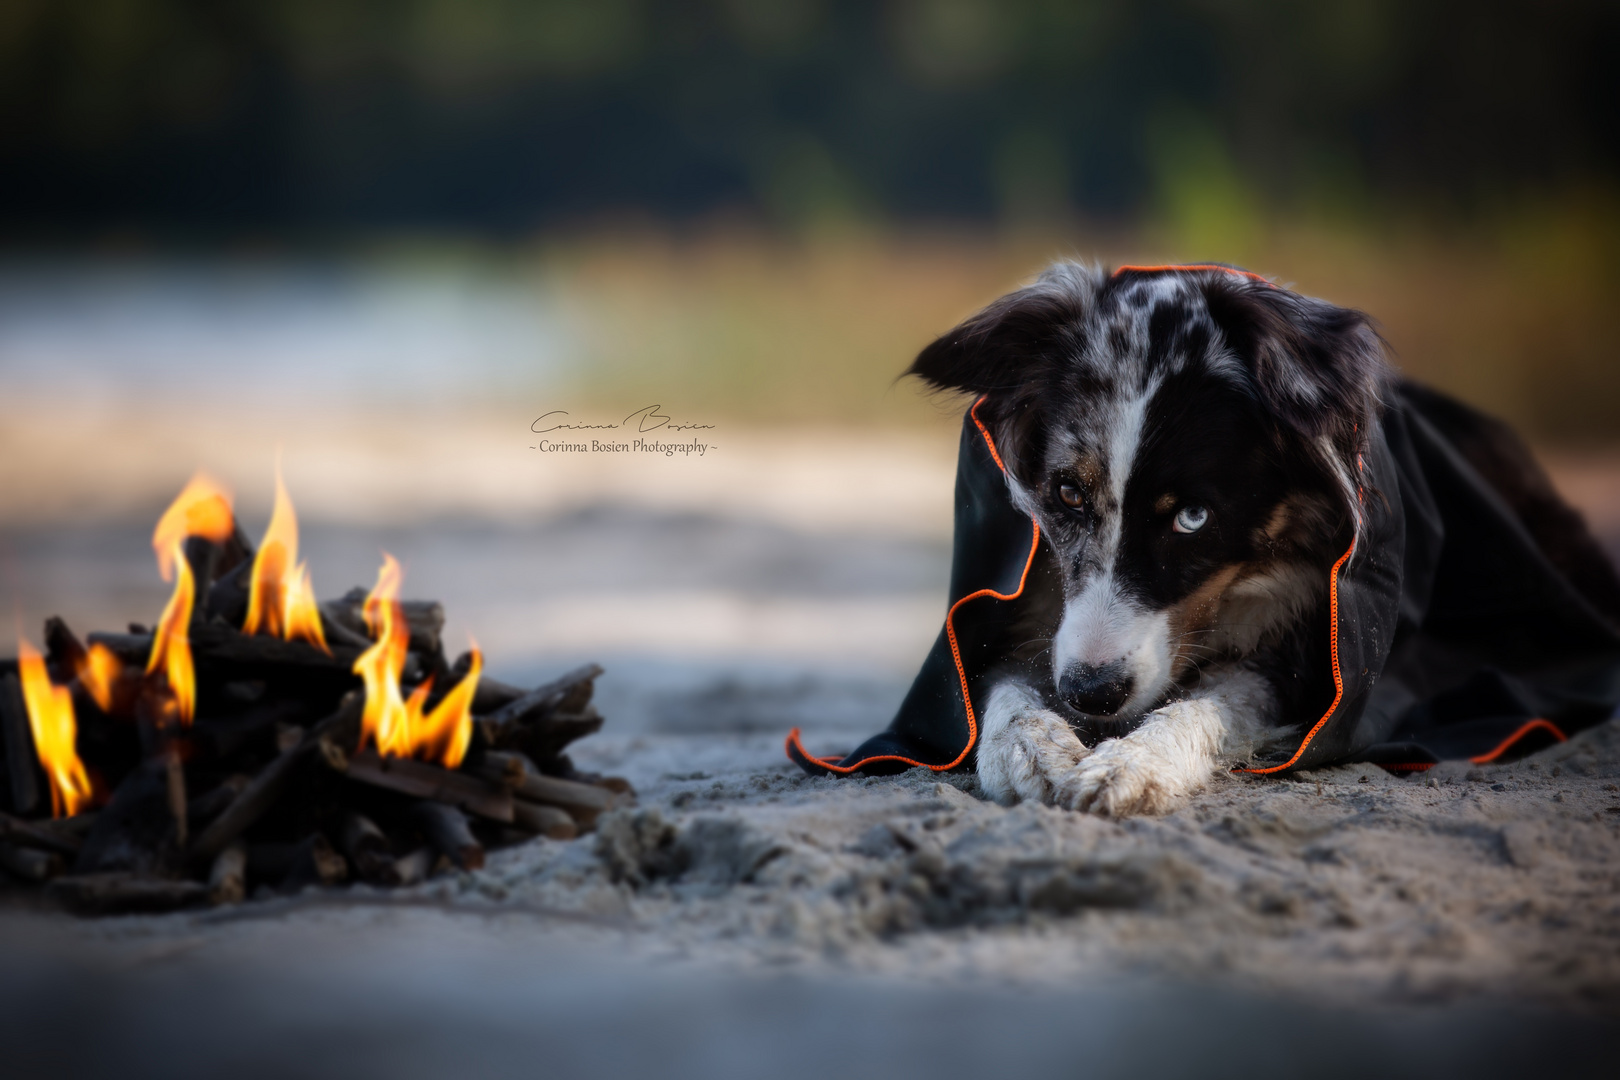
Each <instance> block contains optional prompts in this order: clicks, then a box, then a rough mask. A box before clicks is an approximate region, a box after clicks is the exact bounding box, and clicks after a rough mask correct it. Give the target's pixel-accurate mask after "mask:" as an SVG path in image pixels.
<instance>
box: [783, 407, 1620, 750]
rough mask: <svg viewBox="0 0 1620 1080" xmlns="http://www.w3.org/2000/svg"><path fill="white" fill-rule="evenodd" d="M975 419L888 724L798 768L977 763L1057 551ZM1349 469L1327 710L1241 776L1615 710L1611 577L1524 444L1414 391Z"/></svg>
mask: <svg viewBox="0 0 1620 1080" xmlns="http://www.w3.org/2000/svg"><path fill="white" fill-rule="evenodd" d="M976 409H977V405H975V406H974V408H973V409H970V410H969V411H968V414H967V415H966V416H965V417H964V418H963V425H962V438H961V448H960V451H959V456H958V461H957V475H956V531H955V547H954V551H953V557H952V564H951V584H950V602H951V606H950V609H949V613H948V614H947V616H946V619H945V625H944V627H943V628H942V629H941V631H940V635H939V638H938V639H937V640H936V641H935V643H934V647H933V648H932V649H931V650H930V652H929V653H928V656H927V658H926V659H925V660H924V661H923V665H922V670H921V671H919V672H918V673H917V677H916V679H915V680H914V681H913V683H912V686H911V690H910V692H908V693H907V694H906V697H905V699H904V701H903V702H902V703H901V705H900V709H899V711H898V713H897V714H896V715H895V717H894V720H893V721H892V722H891V723H890V724H889V727H888V729H887V730H885V731H883V732H881V733H879V734H877V735H874V736H873V737H871V738H870V739H868V740H866V742H864V743H862V744H861V745H860V746H859V747H858V748H857V749H856V750H855V751H854V752H853V753H850V754H848V755H845V756H842V757H837V756H835V757H817V756H815V755H812V754H811V753H810V752H809V751H807V750H806V749H805V747H804V746H803V744H802V741H801V739H800V736H799V732H798V731H797V730H794V731H793V732H792V733H791V734H789V736H788V739H787V751H788V755H789V756H790V757H791V758H792V759H793V760H794V761H796V762H798V763H799V765H800V766H802V767H803V768H804V769H805V770H806V771H808V772H811V773H814V774H833V773H836V774H846V775H847V774H850V773H855V772H861V773H872V774H881V773H894V772H901V771H903V770H906V769H909V768H914V767H917V766H923V767H926V768H929V769H934V770H936V771H945V770H951V769H969V768H972V767H973V761H974V758H973V754H974V748H975V745H976V743H977V740H978V707H979V703H980V702H981V700H982V698H983V697H984V696H985V695H986V694H988V692H989V689H990V687H989V686H988V685H987V679H986V675H987V673H988V672H989V671H990V670H991V669H992V668H993V667H995V666H996V665H997V664H998V662H1000V661H1001V660H1003V659H1004V658H1005V657H1006V656H1007V655H1008V652H1009V650H1010V648H1011V646H1012V644H1013V643H1012V641H1011V635H1010V633H1009V628H1010V627H1011V626H1013V625H1014V624H1015V622H1017V621H1018V618H1019V605H1021V604H1027V603H1029V602H1030V598H1031V592H1030V591H1029V590H1033V589H1036V588H1042V587H1045V588H1053V587H1056V586H1055V585H1053V584H1051V583H1054V582H1056V581H1057V577H1056V575H1052V574H1041V573H1036V572H1033V571H1035V569H1036V567H1037V564H1038V563H1039V562H1040V560H1042V559H1049V558H1050V557H1051V556H1050V551H1049V549H1048V547H1047V546H1046V545H1045V544H1044V543H1043V542H1042V541H1041V537H1040V530H1039V528H1038V527H1037V526H1036V525H1035V523H1034V522H1033V521H1032V520H1031V519H1030V518H1028V517H1026V516H1025V515H1023V514H1021V513H1020V512H1019V511H1017V510H1016V509H1014V508H1013V506H1012V503H1011V502H1010V500H1009V498H1008V493H1007V485H1006V482H1005V480H1004V479H1003V476H1002V465H1001V460H1000V457H999V455H998V454H997V452H996V448H995V444H994V442H993V440H992V438H991V436H990V433H989V432H988V431H987V430H986V429H985V428H984V426H983V425H982V424H980V423H979V421H978V418H977V415H976ZM1361 464H1362V477H1361V481H1362V493H1361V497H1362V509H1363V515H1364V520H1365V526H1364V528H1363V530H1362V534H1361V538H1360V540H1359V542H1357V543H1356V544H1355V545H1353V546H1352V548H1351V549H1350V550H1346V551H1345V552H1344V554H1343V555H1342V556H1340V558H1339V559H1338V561H1337V562H1336V563H1334V564H1333V566H1332V567H1323V569H1322V572H1323V573H1324V574H1330V575H1331V578H1330V588H1329V595H1328V603H1327V605H1326V607H1325V609H1324V610H1323V611H1322V612H1321V613H1320V615H1319V616H1317V618H1318V619H1319V621H1320V622H1321V624H1322V627H1321V629H1323V630H1324V631H1325V632H1323V633H1321V634H1320V635H1318V636H1319V637H1320V641H1321V645H1320V648H1319V650H1317V651H1318V652H1319V658H1318V662H1319V663H1320V665H1321V667H1322V675H1323V678H1322V680H1321V681H1322V684H1323V687H1324V690H1323V697H1324V702H1323V706H1324V709H1323V710H1321V711H1318V710H1317V709H1314V708H1313V710H1312V713H1311V715H1308V716H1298V717H1284V718H1283V722H1284V723H1288V724H1298V725H1299V726H1300V730H1301V731H1303V732H1304V733H1305V734H1304V735H1303V737H1302V738H1301V740H1300V741H1299V744H1298V746H1297V747H1295V748H1294V749H1293V750H1292V751H1291V752H1290V753H1289V754H1288V756H1286V757H1284V758H1279V759H1278V760H1274V761H1254V762H1250V763H1248V765H1247V771H1251V772H1257V773H1283V772H1287V771H1291V770H1295V769H1306V768H1313V767H1317V766H1321V765H1327V764H1331V763H1333V762H1349V761H1363V762H1373V763H1376V764H1379V765H1382V766H1384V767H1385V768H1387V769H1392V770H1413V769H1425V768H1428V767H1430V766H1432V765H1434V764H1435V763H1437V762H1439V761H1442V760H1448V759H1468V760H1472V761H1475V762H1486V761H1495V760H1498V759H1500V758H1502V757H1503V756H1505V755H1509V754H1514V755H1517V754H1522V753H1526V752H1529V751H1531V750H1534V749H1536V748H1539V747H1541V746H1544V745H1547V744H1548V743H1550V742H1554V741H1560V740H1563V739H1565V738H1567V737H1568V736H1569V735H1570V734H1571V733H1572V732H1574V731H1575V730H1578V729H1579V728H1581V727H1584V726H1588V725H1590V724H1593V723H1596V722H1598V721H1601V720H1603V719H1605V718H1606V717H1608V716H1610V715H1611V714H1613V713H1614V711H1615V708H1616V705H1617V704H1620V631H1617V626H1620V581H1617V579H1616V577H1615V573H1614V570H1613V567H1612V566H1611V565H1610V564H1609V563H1608V561H1607V559H1606V558H1605V556H1604V555H1603V554H1602V551H1601V549H1600V548H1599V547H1598V545H1597V544H1596V543H1595V541H1593V540H1592V538H1591V536H1590V534H1589V533H1587V531H1586V529H1585V526H1584V524H1583V523H1582V522H1581V521H1580V518H1579V516H1578V515H1577V514H1575V512H1574V511H1573V510H1571V509H1569V507H1567V506H1566V505H1565V504H1564V503H1563V502H1562V501H1561V500H1560V499H1559V498H1558V496H1557V495H1556V494H1555V493H1554V492H1553V490H1552V487H1551V485H1550V483H1549V482H1548V481H1547V479H1546V477H1545V476H1544V475H1543V474H1542V473H1541V471H1540V470H1539V468H1537V467H1536V465H1535V464H1534V462H1533V461H1532V460H1531V459H1530V458H1529V455H1528V453H1526V452H1524V451H1523V449H1522V447H1521V446H1520V445H1519V444H1518V442H1517V440H1515V439H1513V438H1512V437H1511V435H1510V434H1507V433H1506V432H1505V429H1503V428H1501V426H1500V425H1499V424H1497V423H1496V422H1495V421H1491V420H1489V419H1488V418H1485V417H1483V416H1480V415H1479V414H1478V413H1475V412H1473V411H1472V410H1470V409H1467V408H1466V407H1465V406H1462V405H1461V404H1459V403H1457V402H1455V401H1453V400H1451V399H1449V398H1446V397H1445V396H1443V395H1441V394H1438V393H1436V392H1434V391H1432V390H1427V389H1424V388H1422V387H1419V386H1415V385H1413V384H1409V383H1408V384H1402V385H1400V386H1399V387H1397V388H1396V390H1395V393H1394V396H1393V400H1392V401H1391V402H1390V404H1389V405H1388V407H1387V408H1386V410H1385V412H1384V415H1383V417H1382V426H1381V431H1379V432H1377V433H1375V434H1374V437H1373V438H1371V439H1370V440H1369V449H1368V451H1367V453H1366V454H1365V455H1364V457H1363V461H1362V463H1361ZM1042 583H1046V584H1042ZM1329 674H1330V675H1331V680H1332V681H1331V684H1329V683H1328V681H1327V678H1326V676H1327V675H1329ZM1329 692H1331V695H1332V697H1331V702H1328V701H1326V700H1325V699H1326V697H1327V694H1328V693H1329Z"/></svg>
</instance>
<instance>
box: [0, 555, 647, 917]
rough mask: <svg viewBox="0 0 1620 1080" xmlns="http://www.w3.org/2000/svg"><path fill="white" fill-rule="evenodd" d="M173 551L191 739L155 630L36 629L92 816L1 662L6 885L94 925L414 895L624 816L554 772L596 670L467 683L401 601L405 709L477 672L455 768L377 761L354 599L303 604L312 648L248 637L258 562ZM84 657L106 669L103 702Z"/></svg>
mask: <svg viewBox="0 0 1620 1080" xmlns="http://www.w3.org/2000/svg"><path fill="white" fill-rule="evenodd" d="M183 551H184V555H185V561H186V563H187V567H188V569H189V571H190V580H191V582H192V583H193V584H192V587H193V588H194V589H195V594H194V595H195V596H196V597H197V602H196V605H195V609H194V610H193V612H192V617H191V619H190V620H189V624H188V632H187V637H188V639H189V648H190V656H191V659H192V663H193V665H194V670H195V715H194V717H193V718H192V719H191V720H190V721H189V722H188V723H185V724H180V723H177V722H176V721H175V719H174V716H175V713H174V709H173V707H172V702H171V701H170V700H169V699H170V698H171V697H172V692H173V688H172V687H171V686H169V685H168V684H167V681H166V679H165V678H163V677H156V676H154V675H153V674H152V669H153V667H154V665H153V664H151V663H149V659H150V658H151V654H152V653H153V650H154V647H155V646H154V637H155V635H154V633H153V631H151V630H149V629H147V628H146V627H142V626H139V625H131V626H130V627H129V632H128V633H98V634H91V635H89V636H88V638H87V639H84V640H82V641H81V639H79V638H78V637H76V636H75V635H74V633H73V632H72V631H71V630H70V629H69V628H68V626H67V625H66V624H65V623H63V622H62V620H60V619H56V618H53V619H51V620H49V621H48V622H47V623H46V628H45V650H44V654H43V662H44V668H45V671H46V672H47V673H48V674H49V676H50V683H51V685H52V686H53V687H55V688H56V692H58V693H61V694H68V693H70V694H71V695H72V706H73V715H74V716H76V718H77V731H76V740H74V741H75V742H76V747H74V749H76V751H77V755H78V759H79V762H77V763H75V765H76V766H78V765H80V764H81V763H82V769H81V771H82V773H83V774H84V775H85V776H87V777H88V778H89V781H90V783H91V784H92V785H93V786H94V788H95V791H96V795H95V798H94V800H93V805H92V807H91V808H89V809H80V810H78V811H77V812H73V813H65V812H64V811H63V808H62V806H61V805H60V800H59V799H58V798H57V797H56V792H55V790H54V789H53V787H52V786H51V785H52V781H51V777H50V775H49V772H48V770H49V769H50V768H51V766H52V763H51V762H50V761H49V760H42V759H43V758H47V757H48V756H49V755H48V754H42V753H41V752H40V748H38V747H36V745H35V738H34V731H37V730H39V729H38V727H37V725H36V727H34V728H32V729H31V726H30V713H29V702H27V701H25V694H24V692H23V685H22V684H20V682H19V677H20V676H26V672H25V671H22V670H20V669H19V661H17V660H8V661H0V734H3V736H4V737H3V740H0V754H3V764H0V795H3V796H4V805H5V810H6V812H5V813H0V869H3V870H4V871H5V872H6V873H7V874H8V875H9V876H10V877H12V878H14V879H20V880H21V881H23V882H33V883H40V884H41V885H43V889H44V893H45V895H46V896H48V897H52V898H54V899H55V900H57V901H58V902H60V903H61V904H63V905H64V906H67V907H69V908H71V909H73V910H77V911H81V912H87V913H90V912H113V911H133V910H167V909H173V908H177V907H182V906H185V905H190V904H204V903H207V904H224V903H234V902H238V901H241V900H243V899H244V898H245V897H249V896H254V897H257V896H264V895H273V894H283V893H287V892H292V891H297V890H301V889H303V888H305V887H307V886H310V885H337V884H339V883H342V882H346V881H348V882H352V881H360V882H365V883H368V884H370V885H374V886H399V885H410V884H414V883H416V882H419V881H422V880H424V879H425V878H427V877H429V876H431V875H433V874H435V873H439V872H443V871H445V870H447V869H449V868H460V869H463V870H471V869H476V868H477V867H479V866H481V865H482V864H483V861H484V852H485V849H486V848H489V847H491V846H499V845H504V844H511V843H518V842H522V841H526V840H529V839H532V838H534V837H537V836H543V837H551V838H555V839H565V838H570V837H573V836H575V835H577V834H578V833H580V832H584V831H587V830H589V829H591V828H592V827H593V826H594V824H595V821H596V818H597V816H598V815H600V814H601V813H602V812H603V811H605V810H608V809H610V808H612V807H614V806H617V805H620V804H624V803H627V802H630V801H632V800H633V798H634V794H633V792H631V791H630V789H629V786H628V785H627V784H626V783H625V782H624V781H622V780H618V779H615V778H610V777H601V776H596V775H590V774H585V773H581V772H579V771H578V770H576V769H575V768H574V766H573V764H572V762H571V761H570V760H569V758H568V756H567V754H566V753H565V749H566V748H567V746H568V745H569V744H570V743H571V742H573V741H574V740H576V739H578V738H580V737H581V736H585V735H589V734H591V733H593V732H595V731H597V730H599V729H600V728H601V726H602V717H601V716H600V715H599V714H598V713H597V711H596V710H595V708H594V707H593V706H592V705H591V694H592V690H593V687H594V681H595V679H596V677H597V676H598V675H600V674H601V669H600V668H599V667H597V666H596V665H594V664H592V665H587V666H585V667H582V668H579V669H577V670H574V671H570V672H568V673H567V674H565V675H563V676H561V677H560V678H557V679H555V680H553V681H551V682H548V683H546V684H545V685H543V686H539V687H536V688H534V689H532V690H525V689H521V688H519V687H515V686H510V685H507V684H504V683H501V682H499V681H497V680H494V679H491V678H488V677H487V676H484V677H479V676H478V672H477V658H476V657H475V656H474V655H473V654H463V655H462V656H461V657H460V658H459V659H458V660H457V661H455V662H454V663H452V662H450V661H449V660H448V659H447V657H446V654H445V651H444V648H443V644H442V642H441V640H440V634H441V630H442V627H443V623H444V612H443V609H442V608H441V607H440V605H439V604H437V603H433V602H420V601H405V602H402V603H400V602H396V604H397V606H396V607H395V609H394V610H395V611H396V612H399V613H402V615H403V618H404V621H405V623H406V624H407V625H408V628H409V646H408V651H407V652H406V654H405V661H404V666H403V669H402V671H401V673H400V676H399V680H398V681H399V684H400V689H401V692H402V693H404V694H407V695H409V694H410V693H411V691H412V690H413V689H415V688H417V687H420V686H423V685H424V684H428V685H430V687H431V689H430V690H428V691H424V698H425V701H426V704H427V707H430V708H431V707H432V706H433V704H434V702H435V701H436V700H438V699H442V698H443V697H444V696H445V695H446V693H447V692H448V691H450V690H451V688H452V687H455V686H456V685H457V684H458V683H459V682H461V681H462V680H463V679H464V678H465V677H466V676H467V675H468V674H469V668H472V669H473V670H472V676H473V677H474V678H475V679H476V683H475V690H474V692H473V694H472V698H471V707H470V715H471V727H472V732H471V737H470V742H466V750H465V753H464V755H463V756H462V758H461V760H460V761H459V763H458V764H457V767H455V768H446V767H444V766H443V765H442V764H438V763H434V762H431V761H424V760H417V759H415V758H412V757H408V756H380V755H379V753H378V750H377V748H376V746H375V745H367V744H366V740H365V739H364V738H363V735H362V725H361V718H362V712H363V710H364V709H365V706H366V693H367V691H366V689H365V687H364V686H363V684H362V679H361V678H360V677H359V676H358V675H357V674H356V661H357V660H358V659H359V658H360V657H361V655H362V654H363V653H364V652H366V651H367V650H368V649H369V648H371V647H372V645H373V643H374V642H373V636H372V635H373V633H374V632H375V629H376V628H375V627H374V626H371V625H368V622H369V613H368V612H367V610H366V607H367V595H366V593H365V592H364V591H363V590H358V589H357V590H354V591H352V592H350V593H349V594H348V595H346V596H344V597H342V598H341V599H339V600H336V601H329V602H326V603H322V604H319V605H318V607H319V621H320V623H321V626H322V628H323V630H324V637H325V642H324V647H318V646H317V645H316V644H312V643H310V642H308V641H303V640H288V639H284V638H282V637H276V636H271V635H267V634H264V633H245V632H243V630H242V629H241V627H242V626H243V618H244V613H245V610H246V607H247V598H248V589H249V580H250V575H252V574H253V573H254V570H253V564H254V559H253V551H252V548H251V546H250V544H249V542H248V541H247V540H246V538H245V537H244V536H243V535H242V533H241V531H240V530H239V529H236V530H235V531H234V533H233V534H232V535H231V536H229V537H228V538H227V539H225V540H223V541H218V542H216V541H213V540H209V539H205V538H201V537H198V536H191V537H190V538H189V539H187V540H186V541H185V542H184V548H183ZM92 654H99V656H100V657H105V656H107V655H109V654H110V655H111V656H113V657H116V660H117V665H115V667H116V670H117V672H118V674H117V677H116V678H114V679H112V680H111V681H110V682H106V681H105V680H104V685H101V686H100V687H99V693H97V692H93V691H95V690H96V689H97V687H95V686H92V685H91V684H92V683H93V682H94V679H93V678H92V674H91V672H92V668H94V667H95V665H93V664H92V663H91V660H92ZM101 666H102V668H103V669H105V668H106V666H107V665H106V663H103V664H102V665H101ZM172 677H173V676H172V675H171V676H170V678H172ZM429 680H431V683H429ZM24 681H26V679H25V680H24ZM463 734H464V733H463ZM464 741H465V740H464ZM53 813H54V814H55V815H56V816H52V815H53Z"/></svg>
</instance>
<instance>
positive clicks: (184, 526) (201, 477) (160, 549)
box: [152, 473, 236, 581]
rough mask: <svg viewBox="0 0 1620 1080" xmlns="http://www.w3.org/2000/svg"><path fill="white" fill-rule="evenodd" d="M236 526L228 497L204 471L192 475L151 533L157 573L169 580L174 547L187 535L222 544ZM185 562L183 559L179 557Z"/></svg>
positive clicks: (172, 569) (172, 566) (173, 559)
mask: <svg viewBox="0 0 1620 1080" xmlns="http://www.w3.org/2000/svg"><path fill="white" fill-rule="evenodd" d="M235 528H236V521H235V519H234V518H233V517H232V516H231V497H230V496H229V495H227V494H226V493H225V489H224V488H222V487H220V486H219V484H217V483H215V482H214V480H213V478H211V477H210V476H208V474H206V473H198V474H197V475H196V476H193V477H192V478H191V480H190V481H189V482H188V483H187V484H186V486H185V487H184V488H183V489H182V490H181V492H180V494H179V495H177V496H175V500H174V502H172V503H170V504H169V508H168V509H167V510H165V511H164V512H163V516H162V517H160V518H158V523H157V528H156V529H155V530H154V531H153V532H152V550H153V551H155V552H157V560H158V573H160V574H162V575H163V580H164V581H168V580H170V576H171V575H172V574H173V573H174V562H175V558H174V554H173V552H174V549H175V548H176V547H178V546H179V545H180V544H182V543H183V542H184V541H185V539H186V537H188V536H200V537H203V538H204V539H206V540H212V541H214V543H216V544H218V543H223V542H224V541H225V540H227V539H229V538H230V535H231V533H232V532H233V531H234V530H235ZM179 561H180V562H184V561H185V559H183V558H182V559H180V560H179Z"/></svg>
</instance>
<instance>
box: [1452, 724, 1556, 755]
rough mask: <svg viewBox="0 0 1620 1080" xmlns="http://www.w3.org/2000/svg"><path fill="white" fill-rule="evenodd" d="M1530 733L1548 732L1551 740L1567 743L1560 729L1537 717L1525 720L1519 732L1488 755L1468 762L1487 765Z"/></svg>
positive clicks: (1503, 741)
mask: <svg viewBox="0 0 1620 1080" xmlns="http://www.w3.org/2000/svg"><path fill="white" fill-rule="evenodd" d="M1532 731H1550V732H1552V734H1553V738H1555V739H1557V740H1558V741H1559V742H1568V741H1569V736H1568V735H1565V734H1564V732H1563V729H1562V728H1560V727H1559V726H1558V725H1557V724H1555V723H1553V722H1552V721H1551V720H1544V719H1542V718H1541V717H1539V716H1538V717H1536V718H1535V719H1534V720H1526V721H1525V722H1524V723H1523V724H1521V725H1520V726H1519V730H1517V731H1515V732H1514V733H1513V734H1511V735H1509V736H1508V737H1507V738H1505V739H1503V740H1502V742H1501V744H1500V745H1499V746H1497V748H1496V749H1495V750H1492V751H1491V752H1490V753H1488V754H1481V755H1479V756H1478V757H1471V758H1469V759H1468V760H1469V761H1471V762H1473V763H1474V764H1475V765H1488V764H1490V763H1491V762H1493V761H1495V760H1496V759H1497V758H1499V757H1501V756H1502V755H1503V754H1505V753H1507V750H1508V747H1510V746H1512V745H1513V744H1514V743H1516V742H1518V741H1519V740H1520V739H1522V738H1524V737H1525V736H1526V735H1528V734H1530V733H1531V732H1532Z"/></svg>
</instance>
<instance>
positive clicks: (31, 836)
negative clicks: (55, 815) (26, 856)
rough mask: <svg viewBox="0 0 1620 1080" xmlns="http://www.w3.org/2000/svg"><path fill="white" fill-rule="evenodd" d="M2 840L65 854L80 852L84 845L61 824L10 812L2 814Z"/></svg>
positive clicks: (0, 822) (0, 824) (0, 829)
mask: <svg viewBox="0 0 1620 1080" xmlns="http://www.w3.org/2000/svg"><path fill="white" fill-rule="evenodd" d="M81 816H84V815H81ZM69 820H71V819H69ZM0 840H3V841H5V842H7V843H11V844H21V845H23V846H26V847H32V848H39V849H40V850H41V851H55V852H58V853H60V854H63V855H76V854H78V851H79V848H80V846H81V845H82V842H81V841H80V840H79V838H78V837H77V836H76V835H75V834H74V833H72V832H71V831H69V830H68V829H66V828H63V827H62V826H61V825H60V824H56V825H48V824H43V823H36V822H32V821H24V820H22V819H21V818H14V817H12V816H11V815H10V814H0Z"/></svg>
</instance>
